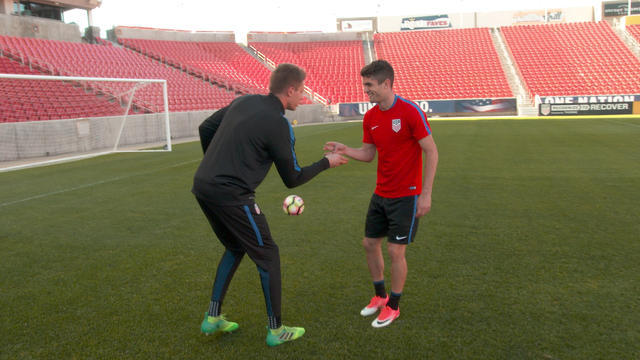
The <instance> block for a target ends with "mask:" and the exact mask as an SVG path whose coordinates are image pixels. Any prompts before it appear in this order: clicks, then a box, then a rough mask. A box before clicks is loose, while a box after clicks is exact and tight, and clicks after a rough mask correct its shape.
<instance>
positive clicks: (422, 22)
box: [400, 14, 451, 30]
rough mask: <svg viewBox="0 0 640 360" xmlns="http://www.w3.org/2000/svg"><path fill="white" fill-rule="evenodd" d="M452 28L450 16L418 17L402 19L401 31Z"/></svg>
mask: <svg viewBox="0 0 640 360" xmlns="http://www.w3.org/2000/svg"><path fill="white" fill-rule="evenodd" d="M450 27H451V19H449V15H446V14H445V15H433V16H416V17H408V18H402V23H401V24H400V30H424V29H443V28H450Z"/></svg>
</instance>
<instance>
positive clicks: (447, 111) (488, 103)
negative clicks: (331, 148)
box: [338, 98, 518, 117]
mask: <svg viewBox="0 0 640 360" xmlns="http://www.w3.org/2000/svg"><path fill="white" fill-rule="evenodd" d="M414 102H415V103H416V104H418V106H419V107H420V108H421V109H422V111H424V112H425V113H427V114H434V115H436V114H437V115H454V114H459V115H466V114H474V113H476V114H477V113H510V114H516V113H517V112H518V109H517V104H516V99H514V98H510V99H470V100H431V101H427V100H418V101H414ZM374 106H375V104H372V103H349V104H340V105H339V107H338V110H339V115H340V116H343V117H359V116H364V114H365V113H366V112H367V111H368V110H369V109H371V108H372V107H374Z"/></svg>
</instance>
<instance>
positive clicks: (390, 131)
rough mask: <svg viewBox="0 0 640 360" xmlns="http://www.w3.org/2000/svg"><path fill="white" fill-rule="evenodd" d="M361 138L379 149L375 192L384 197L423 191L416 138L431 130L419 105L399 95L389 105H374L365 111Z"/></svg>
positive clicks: (419, 150) (419, 149)
mask: <svg viewBox="0 0 640 360" xmlns="http://www.w3.org/2000/svg"><path fill="white" fill-rule="evenodd" d="M362 130H363V137H362V142H364V143H368V144H373V145H375V146H376V149H377V151H378V179H377V181H376V190H375V193H376V194H378V195H380V196H382V197H386V198H398V197H402V196H411V195H418V194H420V192H421V191H422V149H421V148H420V144H418V141H419V140H421V139H422V138H424V137H426V136H429V135H430V134H431V126H429V122H428V121H427V116H426V115H425V113H424V112H423V111H422V109H420V107H419V106H418V105H416V104H415V103H414V102H411V101H409V100H406V99H403V98H401V97H400V96H397V95H396V97H395V100H394V101H393V105H391V108H390V109H388V110H386V111H382V110H380V106H379V105H376V106H374V107H373V108H371V109H370V110H369V111H367V113H366V114H365V115H364V120H363V122H362Z"/></svg>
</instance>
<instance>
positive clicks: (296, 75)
mask: <svg viewBox="0 0 640 360" xmlns="http://www.w3.org/2000/svg"><path fill="white" fill-rule="evenodd" d="M306 77H307V74H306V73H305V72H304V70H302V69H301V68H299V67H298V66H296V65H293V64H287V63H282V64H280V65H278V67H276V69H275V70H273V72H272V73H271V78H270V79H269V91H270V92H271V93H272V94H282V93H283V92H285V91H286V90H287V89H288V88H289V87H290V86H295V87H298V86H300V84H302V83H303V82H304V79H305V78H306Z"/></svg>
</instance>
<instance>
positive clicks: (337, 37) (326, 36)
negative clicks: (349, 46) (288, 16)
mask: <svg viewBox="0 0 640 360" xmlns="http://www.w3.org/2000/svg"><path fill="white" fill-rule="evenodd" d="M362 39H364V33H362V32H337V33H315V32H308V33H249V34H247V40H248V41H250V42H251V41H256V42H308V41H350V40H362Z"/></svg>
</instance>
